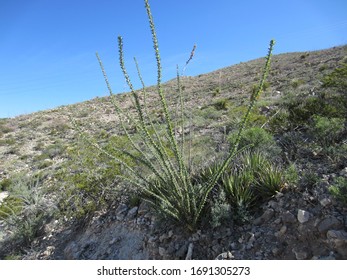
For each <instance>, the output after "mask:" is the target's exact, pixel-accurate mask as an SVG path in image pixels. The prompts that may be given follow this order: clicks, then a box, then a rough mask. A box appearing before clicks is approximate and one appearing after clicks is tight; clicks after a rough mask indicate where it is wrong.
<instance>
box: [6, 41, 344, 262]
mask: <svg viewBox="0 0 347 280" xmlns="http://www.w3.org/2000/svg"><path fill="white" fill-rule="evenodd" d="M346 58H347V48H346V46H341V47H335V48H332V49H328V50H321V51H314V52H305V53H288V54H280V55H276V56H274V57H273V60H272V66H271V71H270V75H269V78H268V81H267V83H266V90H265V92H264V95H263V96H262V97H261V99H260V101H259V103H258V104H257V107H256V108H255V110H254V111H253V112H252V115H251V123H250V125H249V127H248V133H249V134H248V136H247V137H248V140H249V139H250V140H253V141H255V142H256V141H258V140H259V139H260V140H259V141H260V142H259V141H258V142H259V143H260V144H259V149H260V150H262V151H263V152H264V153H266V154H267V155H268V156H269V157H270V158H272V159H273V160H274V162H276V164H277V165H279V166H281V167H282V168H283V170H285V169H290V168H291V170H292V172H291V173H290V172H289V171H288V172H287V171H283V174H284V173H285V174H286V175H283V176H287V177H290V175H291V176H292V178H290V180H289V179H288V182H286V185H287V186H288V187H287V188H285V189H283V191H282V192H281V193H280V194H279V195H276V196H275V197H273V198H272V199H271V200H270V201H265V202H264V203H263V204H262V205H259V207H257V209H253V210H252V211H251V212H250V215H251V217H250V218H248V219H247V222H243V223H241V224H240V221H238V220H237V219H236V218H230V219H229V221H228V225H227V226H224V227H221V228H218V230H215V229H211V228H209V226H207V225H205V226H204V227H203V228H201V229H200V230H199V231H198V232H196V233H194V234H188V233H181V231H180V230H179V227H178V226H177V225H172V224H169V225H167V224H165V223H164V225H165V226H166V227H167V229H165V226H164V227H163V224H162V223H163V222H157V218H156V215H154V214H153V212H152V210H151V209H149V208H148V207H147V205H146V204H145V203H144V202H142V201H141V199H140V198H139V197H137V196H136V192H134V195H133V194H131V195H129V194H128V195H124V193H121V194H120V193H117V194H116V195H115V196H113V195H112V191H110V192H108V191H109V189H112V186H114V184H116V183H117V182H115V178H114V176H113V175H114V173H113V172H114V171H115V170H118V169H117V168H119V166H118V165H114V163H112V162H111V163H110V162H109V161H107V160H106V159H105V158H104V157H103V156H102V155H99V154H98V153H97V152H96V151H93V150H92V149H91V148H90V147H88V146H87V145H86V144H83V142H82V141H81V139H80V138H81V137H79V134H78V133H77V132H76V129H73V126H72V124H71V121H70V120H69V116H71V117H72V118H74V119H75V120H76V121H77V122H78V123H79V124H80V127H81V128H82V129H83V130H84V131H86V132H87V133H88V134H89V135H93V136H94V137H96V139H98V140H99V141H100V143H102V144H104V145H107V143H109V142H112V141H116V142H117V143H120V142H122V143H123V142H124V141H125V138H124V137H123V136H122V134H121V129H120V126H119V121H118V118H117V116H116V114H115V113H114V110H113V106H112V104H111V102H110V98H109V97H103V98H95V99H93V100H90V101H87V102H83V103H79V104H74V105H70V106H62V107H59V108H56V109H52V110H47V111H41V112H37V113H33V114H30V115H22V116H18V117H16V118H11V119H1V120H0V181H1V186H2V189H4V190H5V189H8V190H9V192H10V196H11V192H12V193H15V191H16V190H15V188H16V186H17V191H18V185H19V183H18V181H17V178H18V177H19V178H20V179H18V180H19V181H23V174H25V176H29V177H30V178H31V179H32V178H40V181H39V187H37V186H36V185H34V187H33V188H36V187H37V188H39V189H40V190H44V191H43V192H42V193H43V194H42V199H43V201H44V205H43V206H42V205H41V206H42V207H41V206H40V207H41V208H40V211H41V212H42V211H46V210H45V209H47V208H58V209H59V210H58V214H57V213H55V214H54V215H53V214H52V216H49V217H48V216H47V217H44V223H43V225H40V227H39V228H38V229H37V231H35V233H33V234H32V235H31V237H30V238H29V240H26V242H27V244H26V245H23V244H20V245H18V246H15V245H16V244H11V242H13V240H12V239H8V240H10V241H8V240H7V241H6V242H3V246H2V250H0V253H1V254H2V256H3V257H4V256H5V255H7V256H8V255H11V256H13V255H19V257H20V258H58V259H61V258H76V259H83V258H87V259H107V258H110V259H136V258H140V259H141V258H142V259H144V258H145V259H146V258H155V259H157V258H159V259H162V258H164V259H165V258H168V259H174V258H178V259H179V258H184V257H185V255H186V253H187V249H188V246H189V244H194V246H195V249H194V255H193V257H194V258H205V259H206V258H215V257H216V256H217V255H218V254H219V253H222V252H226V251H231V252H232V254H233V255H234V257H235V258H248V259H256V258H260V259H288V258H289V259H295V258H296V259H300V258H304V259H306V258H347V245H346V244H347V241H346V240H347V236H346V235H347V233H346V228H347V212H346V205H345V204H343V200H342V202H341V200H339V199H338V198H339V197H341V193H337V195H335V196H332V195H331V192H329V188H330V187H331V186H333V185H334V186H340V187H341V188H343V187H344V184H346V182H347V179H346V176H347V170H346V168H347V162H346V153H347V147H346V145H347V142H346V126H344V124H345V123H346V107H344V106H345V105H343V104H345V103H344V102H345V95H343V94H342V95H341V92H344V94H345V93H346V89H345V88H342V89H341V88H338V87H336V86H334V85H331V84H329V83H328V82H327V81H328V80H329V79H334V77H335V76H334V75H332V73H335V72H334V71H336V69H341V68H343V67H344V63H346V61H347V60H346ZM263 63H264V61H263V59H256V60H252V61H249V62H246V63H240V64H237V65H233V66H230V67H227V68H223V69H220V70H217V71H214V72H211V73H208V74H204V75H199V76H197V77H182V78H181V80H182V81H181V83H182V88H183V89H184V95H185V102H186V108H187V109H188V111H189V114H188V113H187V114H188V115H189V116H190V117H189V118H190V121H189V125H190V126H191V129H190V131H189V130H188V131H183V132H182V131H179V128H177V130H176V133H177V134H181V133H186V134H187V135H188V134H189V135H190V137H191V139H192V140H191V145H192V155H191V156H192V162H193V164H192V165H193V167H194V172H199V170H201V169H202V168H205V167H206V166H209V165H210V164H211V162H213V161H216V160H218V159H221V158H223V156H224V155H225V154H226V152H227V150H228V147H229V145H230V141H232V139H233V134H234V133H235V131H236V129H237V124H238V123H239V121H240V119H241V118H242V116H243V113H244V112H245V108H246V106H247V101H248V99H249V96H250V93H251V92H252V90H254V87H255V85H257V83H258V82H259V79H260V75H261V70H262V67H263ZM163 88H164V92H165V94H166V96H167V98H168V101H169V104H170V106H169V108H170V111H171V112H172V114H173V116H174V118H175V116H177V114H176V105H175V104H176V103H177V101H178V97H177V94H176V91H177V89H176V88H177V85H176V80H172V81H169V82H167V83H165V84H164V86H163ZM147 90H148V96H147V100H146V102H147V104H148V108H149V111H150V112H151V114H153V118H155V119H156V120H157V121H158V125H160V124H162V122H163V112H162V110H161V109H160V106H159V103H158V100H157V98H156V93H155V88H154V87H150V88H148V89H147ZM341 96H342V97H341ZM116 98H117V100H119V102H120V104H121V106H122V108H123V109H125V110H128V111H129V112H132V113H134V107H133V105H132V102H131V100H130V95H129V94H122V95H117V96H116ZM141 98H142V101H143V97H141ZM255 127H262V130H261V131H259V130H258V131H257V130H256V129H255ZM247 137H246V140H247ZM252 137H253V138H252ZM246 140H245V141H246ZM246 142H247V141H246ZM251 142H252V141H251ZM258 142H257V143H258ZM123 144H124V145H127V143H123ZM246 144H247V143H246ZM293 169H295V171H293ZM294 173H296V175H295V174H294ZM18 174H21V175H18ZM83 174H85V176H84V175H83ZM25 176H24V177H25ZM295 176H297V177H298V178H297V179H295V178H293V177H295ZM33 188H31V189H33ZM29 189H30V188H29ZM76 190H77V191H76ZM100 190H102V191H100ZM64 193H65V196H64V195H63V194H64ZM105 193H107V195H105ZM70 198H71V201H72V202H71V203H70V204H69V203H66V204H64V202H66V201H70ZM342 198H343V196H342ZM345 199H346V198H345ZM8 201H9V202H11V201H10V200H8ZM9 202H8V203H9ZM12 202H13V201H12ZM33 203H34V202H33ZM9 205H10V204H9ZM12 206H13V205H12ZM3 209H4V208H3ZM3 209H2V210H3ZM0 227H3V229H6V227H5V223H3V222H2V223H1V224H0ZM22 231H23V229H22ZM115 232H117V234H115ZM8 238H10V237H8ZM11 240H12V241H11ZM30 244H31V245H30ZM12 245H13V246H12ZM28 245H30V246H31V248H32V251H30V252H29V253H28V254H27V255H25V254H24V255H23V248H26V247H25V246H28ZM108 247H109V248H108ZM110 248H113V249H112V250H111V249H110ZM116 248H118V249H116ZM158 248H159V249H158Z"/></svg>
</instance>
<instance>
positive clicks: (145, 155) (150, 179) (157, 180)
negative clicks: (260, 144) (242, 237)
mask: <svg viewBox="0 0 347 280" xmlns="http://www.w3.org/2000/svg"><path fill="white" fill-rule="evenodd" d="M144 2H145V7H146V11H147V16H148V21H149V26H150V30H151V34H152V42H153V47H154V52H155V59H156V64H157V84H156V96H157V98H158V99H159V104H160V107H161V110H162V111H163V115H164V120H165V126H166V129H165V131H159V130H158V128H157V126H156V123H155V122H154V121H153V119H152V118H151V116H150V113H151V112H150V111H149V109H148V107H147V104H146V87H145V86H144V84H143V80H142V77H141V74H140V71H139V68H138V65H137V62H136V65H137V69H138V74H139V78H140V80H141V82H142V85H143V89H142V93H143V96H144V102H141V98H140V96H139V93H138V92H137V91H135V89H134V87H133V85H132V82H131V79H130V77H129V75H128V73H127V70H126V66H125V63H124V53H123V39H122V37H120V36H119V37H118V47H119V63H120V68H121V70H122V72H123V75H124V77H125V80H126V82H127V84H128V86H129V88H130V92H131V96H132V100H133V105H134V107H135V111H136V115H131V114H130V113H129V112H124V110H122V108H121V106H120V104H118V102H117V99H116V98H115V97H114V93H113V92H112V89H111V86H110V84H109V82H108V77H107V75H106V71H105V69H104V66H103V64H102V62H101V60H100V57H99V55H98V54H97V58H98V61H99V64H100V67H101V69H102V73H103V75H104V78H105V82H106V85H107V88H108V90H109V93H110V96H111V101H112V103H113V105H114V107H115V112H116V114H117V115H118V118H119V121H120V125H121V127H122V130H123V132H124V134H125V135H126V137H127V138H128V140H129V142H130V143H131V145H132V147H133V149H134V152H131V151H125V150H122V149H121V148H120V147H115V150H117V151H118V152H119V151H120V152H122V153H124V154H125V155H127V156H129V157H131V158H132V159H133V160H135V161H136V162H137V163H138V164H139V165H141V168H142V170H143V169H146V170H147V171H148V172H146V173H142V172H137V170H135V169H134V168H132V167H130V166H129V165H127V164H126V163H125V162H124V161H122V159H121V158H119V157H115V156H113V155H112V154H109V153H108V152H106V151H104V153H105V154H108V155H109V156H110V157H111V158H113V159H114V160H116V161H117V162H119V163H120V164H122V165H123V167H124V170H125V172H124V174H123V175H120V176H119V177H121V178H123V179H124V180H126V181H128V182H130V183H131V184H133V185H134V186H137V187H138V188H140V189H141V190H142V191H143V192H144V194H145V197H146V198H147V200H148V201H149V202H150V203H151V204H152V205H153V206H154V207H155V208H156V209H157V210H158V211H159V212H160V213H161V214H164V215H166V216H168V217H170V218H172V219H174V220H176V221H178V222H180V223H182V224H184V225H185V226H186V227H187V228H188V229H190V230H194V229H196V227H197V226H198V224H199V221H200V216H201V213H202V210H203V208H204V206H205V204H206V201H207V197H208V195H209V193H210V192H211V190H212V189H213V187H214V186H215V185H216V183H217V181H218V180H219V178H220V177H221V175H222V174H223V172H224V171H225V169H226V168H227V166H228V165H229V164H230V162H231V161H232V159H233V158H234V156H235V154H236V153H237V151H238V143H239V141H240V137H241V133H242V131H243V129H244V128H245V125H246V123H247V121H248V118H249V114H250V112H251V110H252V108H253V107H254V104H255V102H256V100H257V99H258V97H259V95H260V94H261V92H262V90H263V86H264V82H265V80H266V77H267V75H268V72H269V68H270V60H271V54H272V49H273V46H274V41H273V40H272V41H271V42H270V47H269V51H268V54H267V56H266V62H265V66H264V69H263V75H262V78H261V80H260V83H259V86H258V89H257V91H255V92H254V93H252V95H251V98H250V104H249V106H248V110H247V112H246V114H245V116H244V118H243V120H242V122H241V124H240V127H239V132H238V135H237V138H236V141H235V143H234V145H233V147H232V148H231V149H230V153H229V155H228V156H227V157H226V159H225V160H224V162H223V163H222V164H221V165H220V167H219V169H216V170H215V171H214V173H213V174H212V176H211V177H210V179H209V180H206V181H205V182H199V183H196V181H194V180H193V178H192V176H191V174H190V167H189V164H190V163H189V160H186V159H185V158H184V156H183V155H184V142H185V141H184V137H179V138H176V136H175V133H174V126H175V125H174V122H173V118H172V116H171V114H170V111H169V107H168V102H167V100H166V98H165V94H164V91H163V87H162V66H161V58H160V52H159V44H158V39H157V34H156V29H155V24H154V20H153V16H152V13H151V9H150V5H149V2H148V0H144ZM194 51H195V47H194V48H193V51H192V53H191V56H190V57H189V59H188V61H187V63H189V62H190V61H191V59H192V58H193V55H194ZM185 67H186V65H185ZM177 72H178V74H177V84H178V92H179V95H180V98H179V100H180V105H179V106H180V118H181V119H180V125H181V130H182V131H183V130H184V124H185V119H184V118H185V117H184V116H185V114H184V110H185V108H184V99H183V97H182V94H183V93H182V90H181V85H180V75H179V71H177ZM126 122H127V123H131V124H132V126H133V127H135V129H136V131H137V132H138V135H139V136H137V137H140V140H139V141H136V138H135V137H134V135H133V134H131V133H130V132H129V130H128V128H127V125H126V124H125V123H126ZM87 141H88V142H89V143H90V144H92V145H94V146H95V147H96V148H98V149H99V150H101V151H103V149H102V148H101V147H99V146H98V145H97V144H96V142H93V141H91V140H87ZM140 145H141V146H140ZM146 174H147V175H146ZM148 174H149V175H148Z"/></svg>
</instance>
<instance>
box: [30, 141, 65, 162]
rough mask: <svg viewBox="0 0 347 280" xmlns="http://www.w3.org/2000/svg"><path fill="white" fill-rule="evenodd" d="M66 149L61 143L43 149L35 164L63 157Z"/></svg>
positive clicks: (35, 159)
mask: <svg viewBox="0 0 347 280" xmlns="http://www.w3.org/2000/svg"><path fill="white" fill-rule="evenodd" d="M38 146H39V144H38ZM38 146H37V147H38ZM65 149H66V147H65V146H64V145H63V144H62V143H60V142H57V143H55V144H51V145H49V146H47V147H45V148H44V149H43V151H42V153H41V154H40V155H38V156H36V157H35V158H34V162H38V161H44V160H47V159H54V158H55V157H57V156H61V155H63V153H64V151H65Z"/></svg>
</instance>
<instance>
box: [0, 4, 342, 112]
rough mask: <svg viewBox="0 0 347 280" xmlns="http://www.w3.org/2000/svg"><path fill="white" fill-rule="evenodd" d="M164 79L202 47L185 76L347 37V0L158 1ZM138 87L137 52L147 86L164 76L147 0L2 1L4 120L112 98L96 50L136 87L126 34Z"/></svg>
mask: <svg viewBox="0 0 347 280" xmlns="http://www.w3.org/2000/svg"><path fill="white" fill-rule="evenodd" d="M150 5H151V7H152V12H153V16H154V21H155V23H156V26H157V34H158V39H159V45H160V50H161V56H162V60H163V74H164V80H169V79H172V78H173V77H174V76H175V67H176V64H179V65H180V66H181V67H183V66H184V63H185V61H186V60H187V58H188V57H189V54H190V51H191V49H192V46H193V45H194V44H195V43H196V44H197V50H196V56H195V58H194V61H192V63H191V65H190V66H189V67H188V69H187V70H186V73H185V74H186V75H190V76H193V75H197V74H200V73H206V72H210V71H213V70H216V69H218V68H221V67H225V66H229V65H232V64H236V63H239V62H241V61H248V60H250V59H254V58H258V57H261V56H264V55H265V54H266V51H267V47H268V43H269V41H270V39H272V38H274V39H276V42H277V44H276V46H275V53H276V54H278V53H284V52H293V51H309V50H318V49H324V48H329V47H333V46H337V45H343V44H346V43H347V1H346V0H288V1H287V0H284V1H280V0H277V1H272V0H262V1H250V0H242V1H232V0H213V1H212V0H174V1H173V0H151V1H150ZM118 35H122V36H123V38H124V49H125V57H126V62H127V65H128V68H129V72H130V74H132V76H133V80H134V83H135V85H136V86H138V85H139V84H138V83H137V82H135V80H136V79H137V77H136V75H135V73H134V69H135V67H134V66H133V61H132V58H133V57H134V56H136V57H137V59H138V61H139V64H140V66H141V69H142V72H143V76H144V79H145V82H146V84H147V85H152V84H154V83H155V80H156V72H155V71H156V69H155V60H154V55H153V48H152V43H151V35H150V31H149V27H148V22H147V16H146V12H145V9H144V1H143V0H83V1H82V0H0V117H12V116H15V115H19V114H26V113H30V112H34V111H38V110H43V109H49V108H54V107H57V106H60V105H66V104H71V103H76V102H80V101H84V100H88V99H92V98H94V97H96V96H104V95H107V89H106V86H105V84H104V81H103V78H102V74H101V72H100V69H99V66H98V62H97V60H96V58H95V52H96V51H98V52H99V54H100V56H101V57H102V60H103V62H104V64H105V67H106V70H107V72H108V75H109V76H110V80H111V84H112V86H113V91H114V92H116V93H118V92H124V91H128V88H127V87H126V85H125V82H124V78H123V77H122V75H121V71H120V69H119V67H118V53H117V36H118Z"/></svg>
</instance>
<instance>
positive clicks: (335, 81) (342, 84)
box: [323, 63, 347, 92]
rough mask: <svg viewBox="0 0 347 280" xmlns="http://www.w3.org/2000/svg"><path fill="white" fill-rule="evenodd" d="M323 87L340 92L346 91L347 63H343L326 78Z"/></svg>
mask: <svg viewBox="0 0 347 280" xmlns="http://www.w3.org/2000/svg"><path fill="white" fill-rule="evenodd" d="M323 87H324V88H335V89H337V90H338V91H340V92H343V91H345V90H346V88H347V63H343V64H342V65H341V66H339V67H338V68H336V69H335V70H333V71H332V72H331V73H330V74H327V75H326V76H324V78H323Z"/></svg>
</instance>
